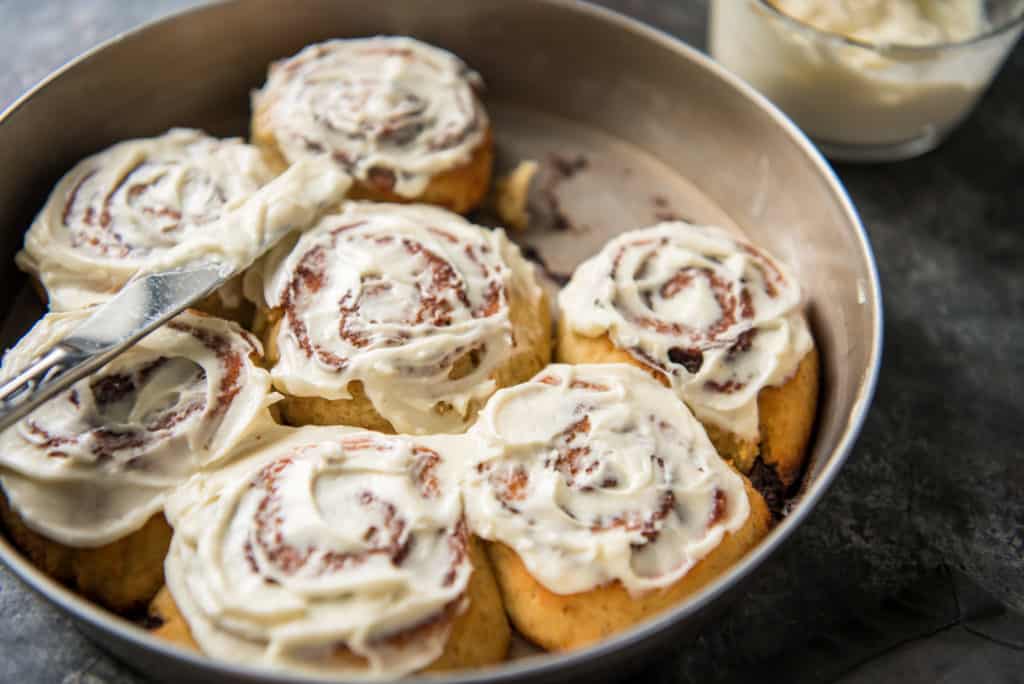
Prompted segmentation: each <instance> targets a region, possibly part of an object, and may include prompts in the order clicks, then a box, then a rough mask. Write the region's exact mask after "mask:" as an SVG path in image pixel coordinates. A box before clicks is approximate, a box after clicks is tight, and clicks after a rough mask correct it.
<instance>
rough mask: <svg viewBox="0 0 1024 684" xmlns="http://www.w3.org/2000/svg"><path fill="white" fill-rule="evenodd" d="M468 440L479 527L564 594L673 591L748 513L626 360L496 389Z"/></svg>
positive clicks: (688, 430)
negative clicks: (615, 587)
mask: <svg viewBox="0 0 1024 684" xmlns="http://www.w3.org/2000/svg"><path fill="white" fill-rule="evenodd" d="M467 437H469V438H473V439H475V440H477V441H478V443H479V445H478V446H475V447H474V448H473V450H472V452H473V453H472V454H467V455H468V456H469V461H468V463H467V468H466V473H465V475H464V477H465V478H466V482H465V484H464V487H465V491H466V507H467V512H468V515H469V520H470V524H471V526H472V529H473V531H474V532H475V533H476V534H477V535H479V536H480V537H483V538H485V539H489V540H492V541H498V542H501V543H503V544H505V545H507V546H509V547H510V548H512V549H513V550H514V551H515V552H516V553H517V554H518V555H519V556H520V557H521V558H522V560H523V562H524V563H525V565H526V567H527V568H528V569H529V571H530V574H531V575H533V577H534V578H536V579H537V580H538V581H539V582H540V583H542V584H543V585H544V586H545V587H547V588H548V589H549V590H550V591H552V592H555V593H558V594H573V593H578V592H584V591H589V590H591V589H595V588H597V587H600V586H602V585H605V584H607V583H610V582H613V581H618V582H621V584H622V585H623V586H624V587H625V588H626V589H627V590H628V591H630V592H631V593H634V594H639V593H642V592H644V591H648V590H652V589H657V588H662V587H666V586H669V585H671V584H673V583H674V582H676V581H677V580H679V579H680V578H681V577H683V576H684V575H685V574H686V573H687V572H688V571H689V570H690V568H692V567H693V566H694V565H695V564H696V563H697V562H698V561H700V560H701V559H702V558H703V557H705V556H706V555H708V554H709V553H710V552H711V551H712V550H713V549H714V548H715V547H717V546H718V544H719V543H720V542H721V541H722V539H723V537H724V535H725V534H726V533H728V532H732V531H735V530H737V529H739V528H740V527H741V526H742V525H743V523H744V521H745V520H746V519H747V516H748V515H749V511H750V504H749V501H748V500H747V495H746V492H745V490H744V485H743V481H742V479H741V477H740V476H739V475H737V474H736V473H735V472H733V471H732V469H731V468H730V467H729V466H728V465H727V464H726V463H725V462H724V461H722V459H721V458H719V456H718V454H717V453H715V449H714V447H713V446H712V445H711V442H710V441H709V440H708V437H707V435H706V433H705V432H704V429H703V428H702V427H701V426H700V424H699V423H698V422H697V421H696V420H695V419H694V418H693V416H692V415H691V414H690V412H689V411H688V410H687V409H686V407H685V406H684V405H683V404H682V403H681V402H679V401H677V400H676V399H675V398H674V397H673V396H672V393H671V392H670V391H669V390H668V389H666V388H664V387H662V386H661V385H660V384H658V383H657V382H656V381H655V380H653V379H652V378H651V377H649V376H648V375H646V374H645V373H644V372H643V371H641V370H639V369H637V368H634V367H633V366H630V365H627V364H602V365H579V366H567V365H552V366H549V367H548V368H547V369H545V370H543V371H541V372H540V373H539V374H538V375H537V376H536V377H534V378H533V379H532V380H531V381H529V382H526V383H523V384H521V385H517V386H515V387H511V388H507V389H503V390H499V391H498V392H497V393H495V395H494V396H493V397H491V399H490V401H489V402H488V403H487V406H486V407H485V408H484V410H483V411H482V412H481V414H480V417H479V419H478V421H477V423H476V424H475V425H474V426H473V428H472V429H471V430H470V432H469V433H468V435H467Z"/></svg>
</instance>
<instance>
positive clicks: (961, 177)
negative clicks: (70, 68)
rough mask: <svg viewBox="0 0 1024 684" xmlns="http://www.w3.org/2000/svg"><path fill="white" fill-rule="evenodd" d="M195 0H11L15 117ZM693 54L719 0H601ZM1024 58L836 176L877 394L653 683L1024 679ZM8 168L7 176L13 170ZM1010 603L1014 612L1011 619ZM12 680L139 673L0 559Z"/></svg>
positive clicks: (10, 86)
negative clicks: (817, 498) (882, 308)
mask: <svg viewBox="0 0 1024 684" xmlns="http://www.w3.org/2000/svg"><path fill="white" fill-rule="evenodd" d="M195 4H199V3H197V2H191V1H189V0H147V2H145V3H142V2H125V1H123V0H79V1H75V2H71V1H69V0H65V1H63V2H62V1H60V0H35V1H34V2H31V3H29V2H22V0H0V19H2V21H0V54H2V55H3V61H2V63H3V64H4V65H5V68H4V69H3V70H0V104H2V105H6V104H7V103H9V102H11V101H12V100H13V99H14V98H15V97H17V96H18V95H19V94H20V93H21V92H23V91H24V90H25V89H26V88H28V87H29V86H30V85H31V84H33V83H35V82H36V81H38V80H39V79H40V78H42V77H43V76H45V75H46V74H47V73H48V72H49V71H50V70H52V69H53V68H55V67H57V66H59V65H60V64H62V63H63V62H64V61H66V60H67V59H69V58H70V57H73V56H74V55H76V54H78V53H79V52H81V51H82V50H84V49H87V48H88V47H90V46H92V45H94V44H96V43H97V42H99V41H101V40H103V39H105V38H108V37H110V36H113V35H116V34H117V33H118V32H120V31H123V30H126V29H129V28H131V27H132V26H134V25H136V24H138V23H139V22H142V21H145V20H147V19H149V18H152V17H155V16H159V15H161V14H165V13H167V12H170V11H173V10H176V9H179V8H183V7H187V6H191V5H195ZM602 4H606V5H608V6H611V7H614V8H616V9H619V10H621V11H624V12H626V13H629V14H632V15H633V16H636V17H638V18H640V19H643V20H644V21H647V22H649V23H651V24H654V25H655V26H658V27H660V28H662V29H664V30H666V31H668V32H669V33H672V34H674V35H677V36H679V37H681V38H683V39H684V40H686V41H688V42H690V43H693V44H695V45H697V46H699V47H703V44H704V27H705V22H706V12H707V5H706V2H705V1H704V0H700V1H698V0H686V1H680V0H604V2H603V3H602ZM1022 80H1024V47H1018V49H1017V50H1016V52H1015V53H1014V54H1013V56H1012V57H1011V59H1010V61H1009V63H1008V64H1007V67H1006V68H1005V70H1004V71H1003V73H1002V75H1001V76H1000V78H999V79H998V80H997V82H996V84H995V85H994V87H993V89H992V90H991V92H990V93H989V94H988V95H987V96H986V98H985V100H984V101H983V102H982V104H981V107H980V109H979V110H978V111H977V112H976V114H975V115H974V116H973V117H972V118H971V119H970V121H968V122H967V124H966V125H965V126H964V127H963V128H962V129H961V130H960V131H958V132H957V133H955V134H954V135H953V137H952V138H951V139H950V140H949V141H948V142H947V144H946V145H945V146H943V147H942V148H941V149H940V150H938V151H936V152H934V153H931V154H929V155H927V156H925V157H923V158H921V159H918V160H915V161H910V162H905V163H902V164H898V165H892V166H840V167H838V171H839V174H840V176H841V177H842V179H843V181H844V182H845V183H846V184H847V187H848V188H849V190H850V193H851V194H852V196H853V199H854V201H855V203H856V205H857V207H858V208H859V210H860V212H861V214H862V217H863V219H864V222H865V224H866V225H867V227H868V231H869V233H870V235H871V239H872V241H873V243H874V247H875V251H876V254H877V256H878V260H879V267H880V270H881V274H882V281H883V290H884V293H885V305H886V346H885V359H884V367H883V373H882V379H881V383H880V385H879V388H878V394H877V396H876V399H875V404H874V408H873V410H872V412H871V415H870V417H869V419H868V421H867V424H866V426H865V429H864V433H863V436H862V437H861V439H860V442H859V444H858V446H857V448H856V450H855V453H854V455H853V456H852V458H851V460H850V463H849V465H848V467H847V468H846V469H845V470H844V472H843V473H842V475H841V476H840V478H839V480H838V481H837V483H836V484H835V486H834V488H833V490H832V491H831V493H830V494H829V496H827V497H826V498H825V500H824V501H823V503H822V504H821V506H820V507H819V508H818V510H817V511H816V512H815V514H814V515H813V516H812V518H811V519H810V520H809V521H808V523H807V524H806V525H805V526H804V527H803V528H801V529H800V530H799V531H798V532H797V534H796V535H795V536H794V538H793V540H792V541H791V543H789V544H788V545H787V546H786V547H785V549H784V550H783V551H782V552H781V553H779V554H778V555H777V556H776V557H775V558H774V559H773V561H772V562H771V563H769V564H768V565H767V566H766V567H765V568H764V571H763V572H762V574H761V575H760V577H758V578H757V579H756V580H755V581H754V582H752V583H751V584H750V585H749V588H748V595H747V597H746V598H745V599H744V600H743V601H741V602H740V603H739V604H738V605H737V606H736V608H735V609H734V610H733V611H731V612H730V613H729V614H728V615H727V616H726V617H725V618H724V619H723V620H721V621H720V622H718V623H716V624H715V625H714V626H712V627H710V628H709V629H707V630H706V631H705V632H704V633H703V634H702V635H701V637H700V638H699V639H697V640H696V641H695V642H694V643H692V644H681V645H680V646H679V649H678V652H677V653H676V654H674V655H672V656H669V657H668V658H666V659H664V660H661V661H658V662H656V663H653V664H651V665H650V667H649V669H648V671H646V672H645V673H644V674H645V679H646V680H649V681H651V682H658V683H661V682H665V683H668V682H679V683H682V682H716V681H718V682H741V681H748V680H752V679H754V678H757V679H760V680H766V681H775V680H779V681H792V682H805V681H806V682H818V681H842V682H845V683H847V684H852V683H854V682H858V683H859V682H877V681H901V682H939V681H942V682H1015V681H1024V674H1022V673H1024V619H1022V618H1021V617H1019V615H1018V613H1020V612H1024V458H1022V455H1024V454H1022V446H1021V445H1022V440H1021V437H1022V436H1024V430H1022V428H1021V413H1022V412H1021V410H1020V408H1019V406H1018V405H1017V403H1016V397H1017V396H1019V395H1016V391H1017V390H1018V388H1019V387H1021V386H1022V384H1024V354H1022V349H1024V347H1022V344H1021V340H1022V339H1024V269H1022V268H1021V264H1024V193H1022V192H1021V191H1020V187H1019V186H1020V183H1021V177H1022V172H1024V91H1022V90H1021V88H1020V83H1021V82H1022ZM7 172H12V171H11V170H8V171H7ZM1015 611H1016V612H1015ZM0 654H2V657H0V681H4V682H34V681H47V682H65V683H67V684H72V683H75V684H78V683H82V684H84V683H89V684H99V683H110V684H114V683H116V684H127V683H129V682H136V681H140V680H139V679H138V678H137V677H136V676H135V675H133V674H131V673H130V672H128V671H127V670H126V669H125V668H124V667H123V666H121V665H120V664H118V663H116V662H115V661H114V660H112V659H111V658H110V657H109V656H107V655H106V654H105V653H103V652H102V651H100V650H99V649H97V648H96V647H95V646H93V645H92V644H91V643H90V642H89V641H87V640H86V639H85V637H83V636H82V635H81V634H79V633H78V632H77V631H76V630H75V628H74V627H73V626H72V625H71V624H70V622H69V621H68V620H67V619H66V618H64V617H63V616H62V615H61V614H60V613H58V612H57V611H55V610H54V609H52V608H51V607H50V606H49V605H47V604H45V603H44V602H43V601H41V600H39V599H38V598H37V597H36V596H34V595H33V594H31V593H30V592H29V591H28V590H27V589H25V588H24V587H23V586H22V585H20V584H19V583H18V582H17V580H15V579H14V577H13V576H12V575H11V574H10V573H9V572H8V571H7V570H6V569H4V568H0Z"/></svg>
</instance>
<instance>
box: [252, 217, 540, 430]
mask: <svg viewBox="0 0 1024 684" xmlns="http://www.w3.org/2000/svg"><path fill="white" fill-rule="evenodd" d="M254 277H257V278H258V277H259V276H254ZM263 277H264V281H263V282H264V293H263V296H264V297H265V299H266V303H267V304H268V305H269V306H270V307H273V308H275V309H279V310H280V312H281V315H282V317H283V318H282V323H281V325H280V327H279V329H278V332H277V337H276V345H277V352H278V355H279V357H280V358H279V360H278V362H277V364H276V365H275V366H274V368H273V370H272V375H273V378H274V383H275V385H277V386H278V387H279V388H280V389H281V390H282V391H285V392H287V393H289V394H292V395H297V396H321V397H324V398H327V399H348V398H350V394H349V390H348V384H349V383H350V382H352V381H359V382H361V383H362V384H363V387H364V389H365V392H366V394H367V396H368V397H369V398H370V400H371V401H372V402H373V405H374V407H375V408H376V409H377V411H378V412H379V413H380V414H381V415H382V416H383V417H384V418H385V419H387V420H388V421H389V422H390V423H391V424H392V426H393V427H394V428H395V430H397V431H398V432H425V431H431V432H457V431H461V430H464V429H465V427H466V421H467V414H468V412H469V406H470V403H471V402H473V401H482V400H484V399H486V398H487V397H488V396H490V394H491V393H492V392H493V391H494V389H495V386H496V384H495V381H494V379H493V374H494V371H495V369H496V368H497V367H498V366H499V365H500V364H501V363H503V362H504V361H505V360H506V359H507V358H508V356H509V354H510V353H511V351H512V347H513V344H514V340H513V337H512V333H511V323H510V319H509V296H510V289H511V288H512V287H513V279H514V280H515V283H517V285H516V287H518V286H520V285H518V284H528V285H524V286H527V287H531V288H533V290H534V292H532V293H531V294H530V295H529V296H531V297H535V298H539V297H540V296H541V292H540V289H539V287H538V286H537V285H536V284H535V281H534V279H533V277H532V271H531V267H530V266H529V264H527V263H526V262H525V260H523V258H522V257H521V256H520V254H519V252H518V249H517V248H516V247H515V246H514V245H512V243H510V242H509V241H508V239H507V238H506V237H505V234H504V233H503V232H502V231H500V230H499V231H487V230H484V229H481V228H479V227H477V226H474V225H472V224H471V223H469V222H467V221H465V220H464V219H463V218H461V217H460V216H457V215H455V214H452V213H450V212H447V211H444V210H442V209H437V208H434V207H427V206H404V205H387V204H373V203H360V202H352V203H348V204H346V206H345V208H344V210H343V211H342V212H341V213H340V214H337V215H332V216H328V217H326V218H324V219H322V220H321V221H320V223H319V224H318V225H317V226H315V227H314V228H313V229H311V230H310V231H308V232H307V233H306V234H305V235H303V236H302V238H301V239H300V240H299V241H298V243H297V244H296V245H295V246H294V248H292V249H291V250H290V251H289V249H288V245H282V246H280V248H279V249H276V250H275V251H273V252H271V254H269V255H268V257H267V259H266V260H265V265H264V271H263ZM439 405H443V409H444V410H440V411H439V410H438V406H439Z"/></svg>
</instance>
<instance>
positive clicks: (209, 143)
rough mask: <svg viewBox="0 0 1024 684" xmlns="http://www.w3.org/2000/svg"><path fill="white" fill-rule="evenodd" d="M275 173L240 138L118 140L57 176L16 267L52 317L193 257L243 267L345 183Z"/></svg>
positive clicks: (305, 172)
mask: <svg viewBox="0 0 1024 684" xmlns="http://www.w3.org/2000/svg"><path fill="white" fill-rule="evenodd" d="M274 176H275V173H274V171H273V170H272V169H271V168H270V167H269V166H268V165H267V164H266V163H265V162H264V161H263V159H262V157H261V154H260V152H259V151H258V150H257V149H256V148H254V147H252V146H250V145H247V144H245V143H243V142H242V141H241V140H239V139H228V140H218V139H216V138H211V137H209V136H207V135H205V134H203V133H202V132H200V131H195V130H188V129H173V130H171V131H169V132H168V133H165V134H164V135H162V136H159V137H156V138H147V139H140V140H129V141H126V142H123V143H119V144H117V145H114V146H113V147H111V148H109V149H107V150H105V151H103V152H100V153H99V154H96V155H94V156H92V157H89V158H87V159H85V160H83V161H82V162H80V163H79V164H78V165H76V166H75V167H74V168H73V169H72V170H71V171H69V172H68V173H67V175H65V176H64V177H63V178H62V179H61V180H60V182H59V183H58V184H57V186H56V187H55V188H54V190H53V192H52V193H51V194H50V197H49V199H48V200H47V203H46V205H45V206H44V207H43V209H42V211H41V212H40V213H39V215H38V216H37V217H36V219H35V221H34V222H33V224H32V227H31V228H30V229H29V231H28V233H27V234H26V236H25V247H24V249H23V251H22V252H20V253H19V254H18V258H17V261H18V265H19V266H20V267H21V268H22V269H23V270H26V271H28V272H29V273H31V274H33V275H35V276H36V277H37V278H38V279H39V280H40V282H41V283H42V285H43V287H44V288H45V289H46V291H47V294H48V296H49V300H50V309H51V310H53V311H69V310H74V309H80V308H83V307H85V306H89V305H92V304H96V303H98V302H101V301H103V300H105V299H107V298H109V297H110V296H111V295H112V294H114V293H115V292H117V290H119V289H120V288H121V287H122V286H123V285H124V284H125V283H126V282H128V281H129V280H130V279H131V278H132V277H134V276H135V275H137V274H139V273H141V272H149V271H154V270H160V269H164V270H166V269H169V268H173V267H175V266H181V265H182V264H185V263H188V262H190V261H195V260H197V259H202V258H209V259H216V260H218V261H222V262H226V263H229V264H232V265H237V266H239V267H244V266H245V265H247V264H248V263H249V262H251V261H252V260H253V259H255V257H256V256H257V255H258V253H259V248H260V244H261V243H262V242H263V241H264V240H266V239H272V236H273V235H276V234H277V233H279V232H283V231H288V230H292V229H296V228H301V227H303V226H304V225H308V223H309V222H311V221H312V220H313V218H315V213H316V212H317V211H319V209H320V208H321V207H322V206H323V205H325V204H329V203H334V202H337V201H339V200H340V199H341V197H342V196H343V194H344V192H345V191H346V190H347V189H348V185H349V179H348V177H347V176H344V175H342V174H341V173H340V172H338V171H337V170H336V169H334V168H333V165H330V164H324V163H321V164H315V165H313V166H312V167H302V168H299V169H294V170H292V171H289V173H286V174H285V175H283V176H281V177H280V178H278V179H276V180H273V182H271V181H272V179H274ZM234 296H235V297H236V298H237V295H234ZM225 297H227V298H230V297H231V293H227V292H226V293H225ZM239 301H240V300H239Z"/></svg>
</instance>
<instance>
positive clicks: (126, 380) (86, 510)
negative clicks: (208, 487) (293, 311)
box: [0, 311, 272, 547]
mask: <svg viewBox="0 0 1024 684" xmlns="http://www.w3.org/2000/svg"><path fill="white" fill-rule="evenodd" d="M89 313H90V312H88V311H83V312H75V313H65V314H48V315H47V316H46V317H44V318H43V319H42V320H41V321H40V322H39V323H38V324H36V326H35V327H34V328H33V329H32V330H31V331H30V332H29V333H28V335H26V336H25V338H23V339H22V341H21V342H19V343H18V345H17V346H16V347H15V348H14V349H12V350H11V351H10V352H8V353H7V355H6V356H5V357H4V364H3V370H2V376H3V377H4V378H5V379H6V378H9V377H11V376H12V375H13V373H15V372H17V371H19V370H21V369H22V368H23V367H24V364H25V362H26V361H28V360H29V359H31V358H32V357H33V356H35V355H36V354H39V353H42V352H44V351H45V350H46V349H48V348H49V347H50V346H52V345H53V344H54V343H56V342H57V341H59V340H60V339H62V338H63V337H64V336H65V335H66V334H68V333H69V332H70V331H71V330H72V329H73V328H74V327H75V326H76V325H77V324H78V323H80V322H81V321H82V320H83V319H84V318H85V317H86V316H88V314H89ZM260 352H261V349H260V344H259V342H258V341H257V340H256V339H255V338H253V337H252V336H251V335H249V334H248V333H246V332H244V331H243V330H242V329H241V328H239V327H238V326H236V325H234V324H233V323H228V322H227V321H222V320H219V319H215V318H210V317H207V316H201V315H197V314H192V313H187V312H186V313H183V314H181V315H179V316H177V317H176V318H174V319H173V320H172V321H171V322H169V323H168V324H167V325H165V326H164V327H163V328H160V329H158V330H157V331H156V332H154V333H152V334H151V335H149V336H147V337H146V338H145V339H143V340H142V341H141V342H139V343H138V344H137V345H136V346H134V347H132V348H131V349H129V350H128V351H126V352H125V353H124V354H122V355H121V356H119V357H117V358H116V359H114V360H113V361H111V362H110V363H109V364H107V365H106V366H104V367H103V368H102V369H101V370H100V371H98V372H97V373H95V374H94V375H92V376H91V377H89V378H86V379H84V380H82V381H80V382H78V383H77V384H75V385H74V386H73V387H72V388H71V389H70V390H68V391H66V392H64V393H63V394H61V395H58V396H57V397H56V398H54V399H53V400H51V401H50V402H48V403H47V404H44V405H43V406H42V407H40V408H39V409H37V410H36V411H34V412H33V413H32V414H31V415H29V416H28V417H27V418H25V419H24V420H22V421H21V422H19V423H18V424H16V425H15V426H13V427H11V428H9V429H7V430H6V431H4V432H3V433H0V480H2V482H3V488H4V490H5V492H6V493H7V497H8V499H9V500H10V502H11V504H12V506H13V507H14V508H15V509H16V510H18V512H19V513H20V514H21V516H22V518H24V520H25V522H26V524H27V525H28V526H29V527H31V528H32V529H34V530H35V531H37V532H38V533H40V534H42V535H44V536H46V537H47V538H49V539H52V540H55V541H58V542H61V543H63V544H67V545H69V546H77V547H94V546H100V545H103V544H106V543H109V542H112V541H115V540H117V539H119V538H121V537H124V536H126V535H127V534H129V533H131V532H133V531H135V530H136V529H138V528H139V527H141V526H142V525H143V524H144V523H145V522H146V520H148V519H149V518H150V516H152V515H153V514H154V513H156V512H158V511H159V510H161V508H162V507H163V503H164V500H165V498H166V496H167V493H168V492H169V491H170V490H171V489H172V488H173V487H175V486H176V485H178V484H179V483H181V482H182V481H184V480H185V479H187V478H188V477H189V476H191V475H192V474H193V473H194V472H196V471H198V470H199V469H201V468H203V467H205V466H209V465H211V464H215V463H217V462H219V461H221V460H223V459H224V458H226V457H227V456H228V454H229V452H230V451H231V449H232V448H233V447H234V446H235V445H236V444H237V443H238V442H239V441H240V440H241V439H242V438H243V437H244V436H245V435H246V434H247V433H248V432H249V431H250V430H253V429H256V427H257V426H261V425H264V424H266V423H267V422H269V421H271V419H270V416H269V412H268V410H267V407H268V405H269V404H270V403H271V401H272V395H271V394H270V376H269V374H268V373H267V372H266V371H265V370H263V369H262V368H260V367H259V366H258V365H257V364H256V362H255V361H254V357H255V356H257V355H258V354H259V353H260Z"/></svg>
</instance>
